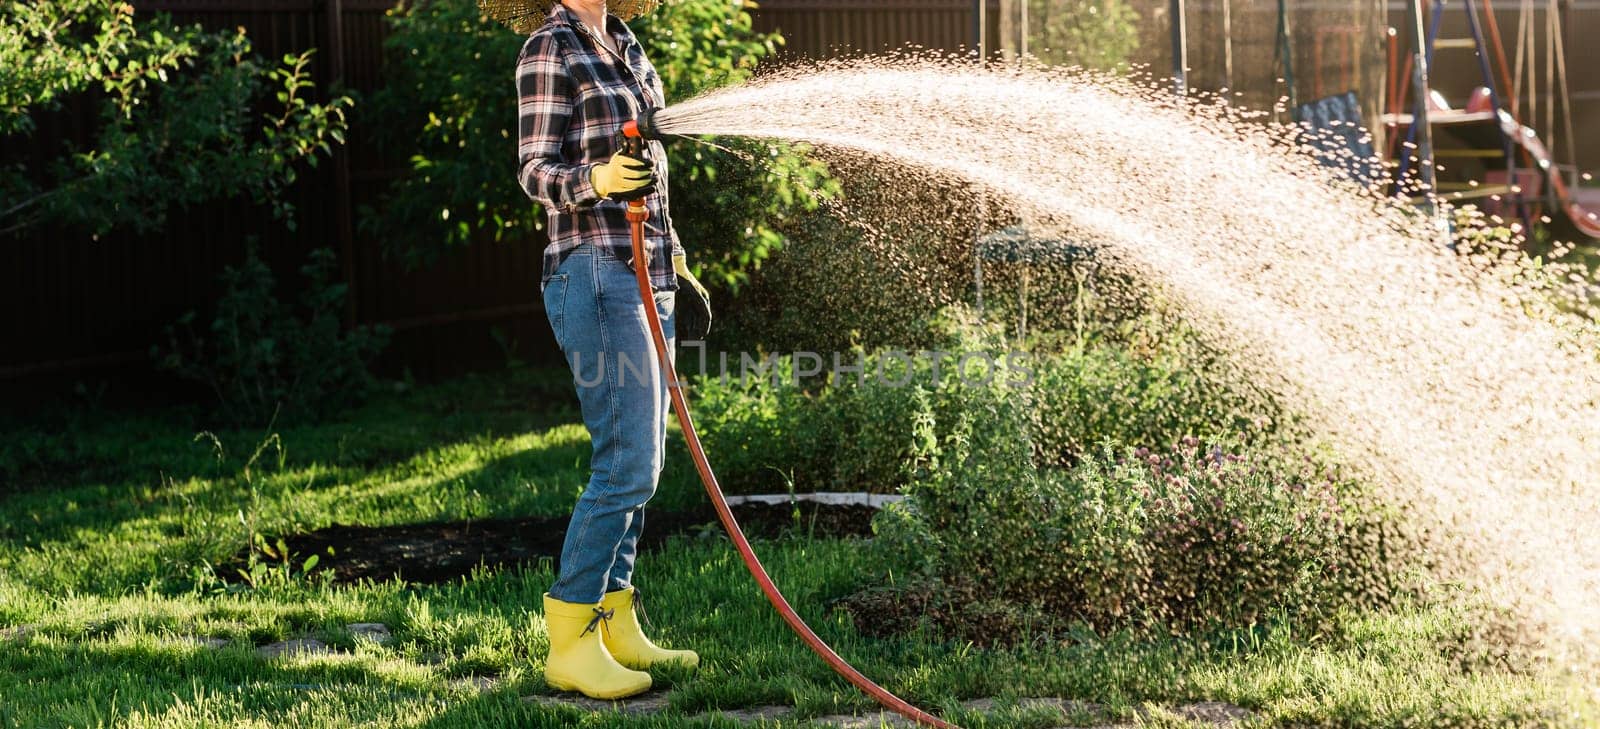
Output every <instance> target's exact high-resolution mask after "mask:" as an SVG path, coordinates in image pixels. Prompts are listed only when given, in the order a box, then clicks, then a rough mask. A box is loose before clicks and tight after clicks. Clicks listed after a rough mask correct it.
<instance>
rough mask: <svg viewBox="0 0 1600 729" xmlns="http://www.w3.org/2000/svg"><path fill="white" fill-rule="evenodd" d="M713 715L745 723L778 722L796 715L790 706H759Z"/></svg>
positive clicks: (726, 710) (717, 711)
mask: <svg viewBox="0 0 1600 729" xmlns="http://www.w3.org/2000/svg"><path fill="white" fill-rule="evenodd" d="M711 713H713V714H720V715H722V716H725V717H727V718H729V719H733V720H736V721H743V722H756V721H776V720H778V719H783V718H786V717H788V716H789V715H790V714H793V713H794V707H790V706H757V707H754V708H750V709H718V710H716V711H714V712H711Z"/></svg>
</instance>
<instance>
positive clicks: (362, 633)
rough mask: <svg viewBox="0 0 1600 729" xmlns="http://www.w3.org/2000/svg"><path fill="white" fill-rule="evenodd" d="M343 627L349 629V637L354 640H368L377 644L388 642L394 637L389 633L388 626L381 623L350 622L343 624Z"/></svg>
mask: <svg viewBox="0 0 1600 729" xmlns="http://www.w3.org/2000/svg"><path fill="white" fill-rule="evenodd" d="M344 629H345V630H348V631H350V637H352V638H355V639H356V640H363V639H365V640H370V641H372V642H374V643H377V644H378V645H383V644H385V643H388V642H389V641H390V640H391V639H393V638H394V636H393V635H392V634H390V633H389V626H387V625H384V624H383V623H351V624H349V625H346V626H344Z"/></svg>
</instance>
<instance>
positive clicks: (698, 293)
mask: <svg viewBox="0 0 1600 729" xmlns="http://www.w3.org/2000/svg"><path fill="white" fill-rule="evenodd" d="M672 270H674V271H677V272H678V284H679V285H678V309H677V310H678V313H677V322H678V324H677V336H678V340H679V341H702V342H703V341H705V338H706V335H707V334H709V333H711V294H710V293H708V292H707V291H706V287H704V286H702V285H700V280H699V279H697V278H695V277H694V274H692V273H689V258H688V256H687V255H684V254H682V253H680V254H677V255H675V256H673V257H672Z"/></svg>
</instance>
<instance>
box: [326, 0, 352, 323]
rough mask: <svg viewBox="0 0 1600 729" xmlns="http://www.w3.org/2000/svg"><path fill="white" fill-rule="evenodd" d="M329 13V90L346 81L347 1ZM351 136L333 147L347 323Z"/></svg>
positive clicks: (330, 1) (335, 1)
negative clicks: (345, 39) (345, 32)
mask: <svg viewBox="0 0 1600 729" xmlns="http://www.w3.org/2000/svg"><path fill="white" fill-rule="evenodd" d="M324 10H325V11H326V12H327V22H326V26H327V33H328V39H327V43H326V44H324V48H326V49H327V55H328V91H329V93H330V94H331V93H332V92H333V90H334V88H335V87H336V86H338V85H339V84H341V83H343V82H344V0H325V3H324ZM351 141H352V139H351V138H350V137H348V136H347V137H346V138H345V143H344V144H341V145H338V146H336V147H334V148H333V207H334V212H333V220H334V223H333V224H334V226H335V228H337V233H338V236H339V273H340V275H341V276H342V277H343V278H344V285H345V295H344V325H345V327H347V328H348V327H353V326H355V324H356V322H357V313H358V312H357V307H356V295H357V293H358V292H357V291H356V280H355V272H356V264H355V248H356V246H355V227H354V223H353V221H352V218H353V217H354V211H352V210H351V209H350V208H351V196H350V153H349V146H350V142H351Z"/></svg>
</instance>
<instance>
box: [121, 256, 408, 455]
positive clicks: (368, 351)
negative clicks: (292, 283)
mask: <svg viewBox="0 0 1600 729" xmlns="http://www.w3.org/2000/svg"><path fill="white" fill-rule="evenodd" d="M300 270H301V273H302V275H304V276H305V279H306V287H305V290H304V293H303V294H302V295H301V298H300V306H299V307H298V310H296V309H295V308H293V307H289V306H286V305H284V303H283V302H282V301H281V299H280V297H279V296H278V294H277V291H276V288H277V287H276V283H275V281H274V279H273V275H272V270H271V269H270V268H268V267H267V265H266V264H265V263H263V262H262V261H261V259H260V258H258V257H257V256H256V255H255V252H254V251H253V250H251V251H250V252H249V253H248V255H247V256H246V258H245V260H244V262H243V263H242V264H240V265H239V266H238V267H231V266H230V267H228V268H225V269H224V270H223V273H222V284H223V295H222V297H221V299H220V300H218V302H217V308H216V313H215V315H214V316H213V317H212V320H211V322H210V324H209V325H208V326H207V327H206V333H201V332H198V331H196V329H195V326H194V325H195V320H196V315H195V313H194V312H192V311H191V312H189V313H187V314H185V315H184V316H183V317H182V318H180V319H179V320H178V322H177V323H176V324H174V325H172V326H169V327H167V341H168V344H167V346H166V347H165V348H162V347H159V346H158V347H154V348H152V350H151V352H152V354H153V355H154V356H155V357H156V360H157V364H158V366H159V367H161V368H162V369H165V370H169V371H172V372H174V373H176V374H178V375H179V376H182V377H184V378H187V379H190V380H194V381H196V382H199V383H202V384H204V385H205V386H206V387H208V388H210V389H211V391H212V393H213V394H214V395H215V396H216V398H217V407H218V410H219V413H220V414H221V415H222V417H224V418H225V419H226V420H228V421H231V422H233V423H236V424H261V423H264V422H267V421H268V420H269V419H271V418H273V417H275V416H277V415H278V414H279V413H280V412H281V413H283V414H286V415H300V416H310V417H315V416H319V415H322V414H325V413H328V412H330V411H332V410H333V409H335V408H339V407H343V406H346V405H349V404H351V403H352V402H354V401H356V400H358V399H359V398H361V397H362V396H363V395H365V394H366V393H367V391H368V390H369V389H370V387H371V385H372V374H371V372H370V371H369V370H368V363H369V362H370V360H371V359H372V358H373V357H374V356H375V355H376V354H377V353H378V351H379V350H381V349H382V348H383V346H384V345H385V344H386V343H387V341H388V337H389V331H388V329H387V328H386V327H381V326H380V327H356V328H354V329H351V330H348V331H346V330H345V329H344V327H343V325H342V321H341V319H342V313H343V311H344V300H345V295H346V293H347V292H346V287H345V286H344V284H341V283H337V282H336V281H335V273H336V272H337V271H338V262H337V259H336V258H335V256H334V253H333V252H332V251H331V250H328V249H319V250H316V251H312V253H311V257H310V260H309V261H308V262H307V263H306V265H305V266H304V267H303V268H301V269H300Z"/></svg>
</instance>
